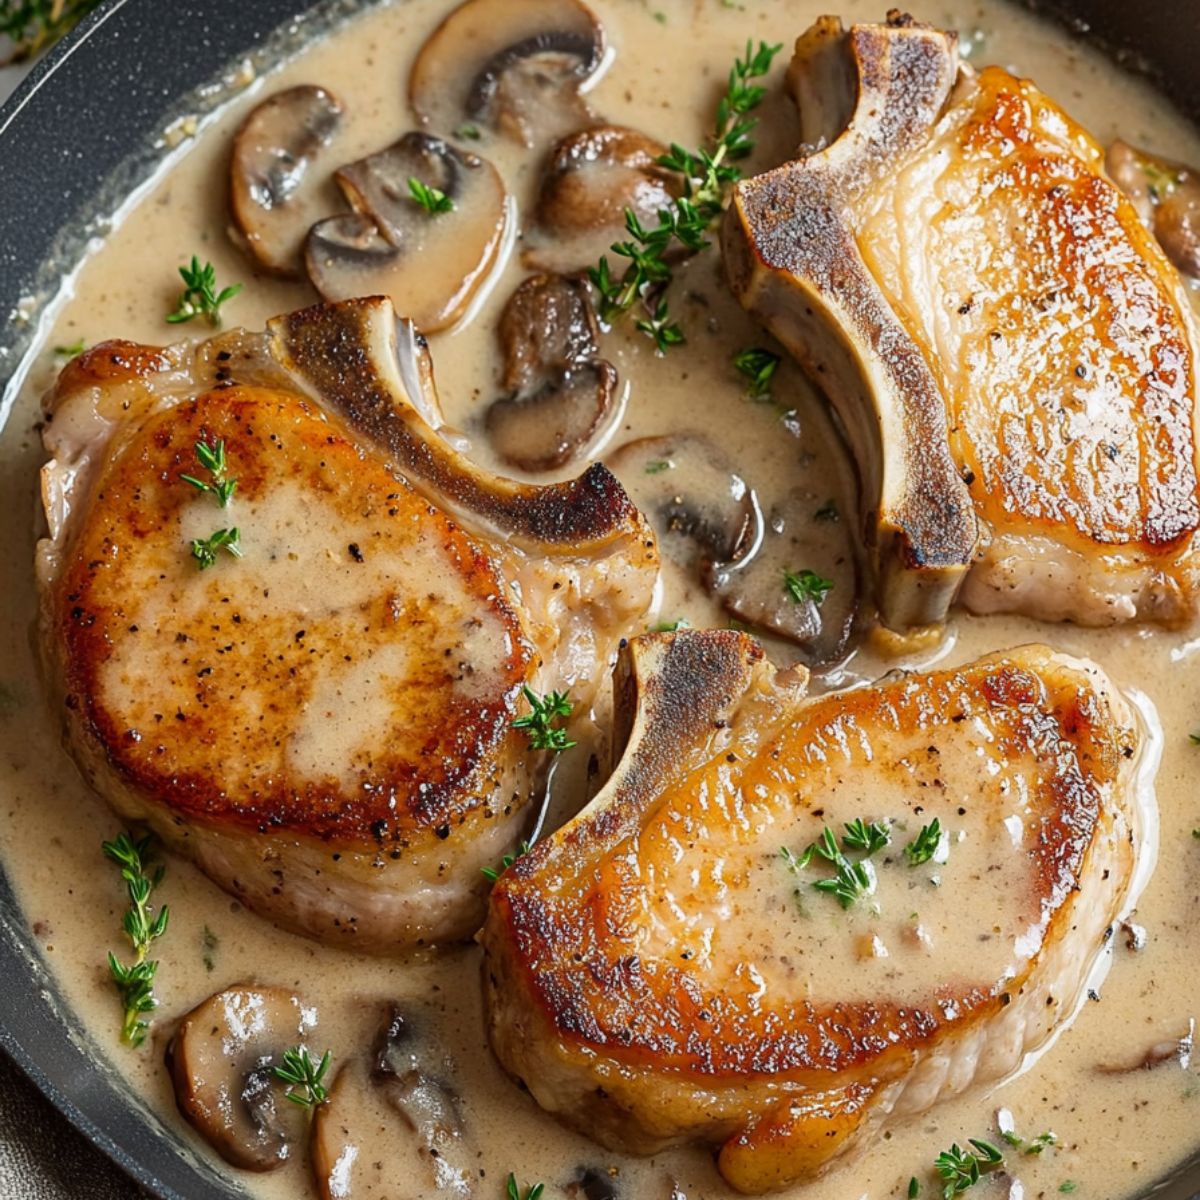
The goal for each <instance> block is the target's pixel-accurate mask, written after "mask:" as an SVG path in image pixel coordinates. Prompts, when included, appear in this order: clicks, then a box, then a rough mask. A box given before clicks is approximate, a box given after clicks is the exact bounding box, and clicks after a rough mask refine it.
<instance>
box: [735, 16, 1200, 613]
mask: <svg viewBox="0 0 1200 1200" xmlns="http://www.w3.org/2000/svg"><path fill="white" fill-rule="evenodd" d="M789 80H790V83H791V86H792V90H793V92H794V94H795V96H796V99H797V101H798V103H799V107H800V116H801V125H802V134H803V138H804V141H805V144H806V147H807V148H808V150H809V151H810V152H809V153H807V154H806V155H805V156H804V157H802V158H800V159H799V160H798V161H796V162H792V163H789V164H787V165H785V166H782V167H779V168H778V169H776V170H773V171H769V172H767V173H766V174H764V175H761V176H759V177H757V178H755V179H752V180H748V181H746V182H744V183H742V184H740V185H739V186H738V187H737V189H736V193H735V201H734V204H733V206H732V207H731V209H730V212H729V215H728V218H727V221H726V225H725V229H724V245H725V251H726V261H727V265H728V269H729V274H730V279H731V281H732V285H733V288H734V290H735V292H737V294H738V295H739V296H740V298H741V300H742V302H743V304H745V305H746V307H747V308H749V309H750V310H751V311H752V312H753V313H754V314H755V315H756V316H758V318H759V319H760V320H761V321H762V322H763V323H764V324H765V325H766V326H767V327H768V328H769V329H771V331H772V332H774V333H775V334H776V335H777V336H778V337H779V338H780V339H781V340H782V341H783V342H784V344H785V345H787V346H788V348H789V349H790V350H791V351H792V352H793V353H795V354H796V355H797V356H798V358H799V359H800V361H801V362H802V363H804V364H805V366H806V367H807V368H808V370H809V371H810V372H811V373H812V374H813V376H814V378H815V380H816V382H817V383H818V384H819V385H820V386H821V387H822V388H824V390H825V391H826V393H827V394H828V395H829V397H830V398H831V400H832V401H833V403H834V405H835V406H836V408H837V410H838V412H839V414H840V416H841V418H842V422H843V424H844V426H845V428H846V430H847V433H848V435H849V438H850V441H851V444H852V447H853V449H854V452H855V455H856V457H857V459H858V463H859V468H860V475H861V479H862V486H863V519H864V523H865V529H866V533H867V536H868V538H869V540H870V542H871V543H872V544H873V545H874V547H875V557H876V560H877V576H878V593H879V596H878V599H879V605H880V610H881V613H882V615H883V618H884V620H885V621H886V622H887V623H888V624H890V625H892V626H893V627H898V628H902V627H904V626H907V625H911V624H921V623H927V622H935V621H940V620H942V619H943V618H944V616H945V612H946V609H947V606H948V605H949V604H950V603H951V602H952V600H954V599H955V597H956V596H958V597H959V598H960V599H961V602H962V603H963V604H965V605H966V607H968V608H970V609H972V610H973V611H975V612H1020V613H1025V614H1028V615H1031V616H1036V617H1042V618H1045V619H1049V620H1062V619H1069V620H1074V621H1078V622H1081V623H1083V624H1089V625H1106V624H1111V623H1115V622H1119V621H1126V620H1148V621H1156V622H1161V623H1165V624H1178V623H1182V622H1184V621H1186V620H1187V619H1189V618H1190V617H1191V616H1192V615H1193V614H1194V612H1195V610H1196V606H1197V592H1198V590H1200V571H1198V568H1197V557H1196V554H1195V553H1194V549H1193V543H1194V541H1195V533H1196V529H1197V526H1198V525H1200V496H1198V488H1197V478H1198V477H1197V459H1196V435H1195V405H1196V396H1197V378H1196V358H1197V346H1198V343H1197V335H1196V328H1195V323H1194V321H1193V318H1192V314H1191V310H1190V306H1189V302H1188V299H1187V296H1186V294H1185V290H1184V286H1183V284H1182V282H1181V280H1180V278H1179V276H1178V274H1177V273H1176V271H1175V269H1174V268H1173V267H1172V266H1171V265H1170V264H1169V263H1168V261H1167V259H1166V258H1165V256H1164V254H1163V252H1162V250H1161V249H1160V247H1159V246H1158V244H1157V242H1155V240H1154V238H1153V237H1152V236H1151V234H1150V232H1149V231H1148V230H1147V229H1146V228H1145V226H1144V225H1143V224H1142V222H1141V221H1140V219H1139V217H1138V214H1137V212H1136V210H1135V209H1134V207H1133V205H1132V204H1131V203H1130V202H1129V200H1127V199H1126V198H1125V196H1124V195H1123V194H1122V193H1121V192H1120V190H1119V189H1118V188H1117V187H1116V186H1115V185H1114V184H1113V183H1112V182H1111V181H1110V180H1109V179H1108V177H1107V176H1106V174H1105V171H1104V165H1103V164H1104V154H1103V151H1102V149H1101V147H1100V146H1099V145H1098V144H1097V143H1096V142H1095V140H1094V139H1093V138H1092V137H1091V136H1090V135H1089V134H1088V133H1087V132H1086V131H1085V130H1084V129H1082V128H1080V126H1078V125H1077V124H1075V122H1073V121H1072V120H1071V119H1070V117H1068V116H1067V115H1066V113H1064V112H1063V110H1062V109H1061V108H1059V107H1058V106H1057V105H1056V104H1055V103H1054V102H1053V101H1052V100H1051V99H1049V98H1048V97H1047V96H1046V95H1045V94H1044V93H1042V92H1041V91H1039V90H1038V89H1037V88H1036V87H1035V86H1034V85H1033V84H1032V83H1030V82H1028V81H1025V80H1020V79H1016V78H1014V77H1013V76H1012V75H1010V74H1008V73H1007V72H1006V71H1003V70H1001V69H1000V68H997V67H988V68H986V69H985V70H983V71H981V72H979V73H978V74H976V73H975V72H974V71H972V70H970V69H969V68H968V67H966V66H960V64H959V63H958V61H957V53H956V46H955V38H954V35H953V34H949V33H943V32H940V31H938V30H935V29H930V28H928V27H925V26H920V25H916V24H914V23H913V22H912V21H911V20H910V19H908V18H904V17H899V16H893V18H892V19H890V20H889V22H888V23H887V24H886V25H855V26H853V27H852V28H851V29H850V30H849V31H846V30H844V29H843V28H842V26H841V23H840V22H839V21H837V20H836V19H834V18H829V17H827V18H823V19H822V20H820V21H818V22H817V24H816V25H814V26H813V28H812V29H810V30H809V31H808V32H807V33H806V34H804V35H803V36H802V37H801V38H800V39H799V41H798V42H797V44H796V52H795V57H794V58H793V61H792V65H791V69H790V74H789Z"/></svg>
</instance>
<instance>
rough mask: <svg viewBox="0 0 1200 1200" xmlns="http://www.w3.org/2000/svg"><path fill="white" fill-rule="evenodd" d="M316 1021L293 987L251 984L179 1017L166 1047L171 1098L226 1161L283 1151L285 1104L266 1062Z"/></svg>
mask: <svg viewBox="0 0 1200 1200" xmlns="http://www.w3.org/2000/svg"><path fill="white" fill-rule="evenodd" d="M316 1023H317V1015H316V1011H315V1010H314V1009H312V1008H307V1007H305V1005H304V1004H303V1003H302V1002H301V1000H300V998H299V997H298V996H296V995H295V993H293V992H290V991H288V990H287V989H286V988H273V987H254V986H252V985H245V986H236V987H232V988H228V989H226V990H225V991H223V992H217V993H216V994H215V995H213V996H210V997H209V998H208V999H207V1000H205V1001H204V1002H203V1003H202V1004H200V1005H199V1006H197V1007H196V1008H194V1009H193V1010H192V1011H191V1012H190V1013H188V1014H187V1016H185V1017H184V1018H183V1020H182V1021H180V1023H179V1028H178V1030H177V1031H176V1033H175V1037H174V1038H173V1039H172V1042H171V1046H170V1049H169V1051H168V1061H169V1065H170V1070H171V1080H172V1082H173V1083H174V1086H175V1100H176V1103H177V1104H178V1105H179V1111H180V1112H181V1113H183V1115H184V1116H185V1117H186V1118H187V1119H188V1121H189V1122H191V1124H192V1125H193V1126H194V1127H195V1129H196V1131H197V1132H198V1133H199V1134H200V1135H201V1136H202V1137H203V1138H204V1139H205V1141H207V1142H208V1143H209V1145H211V1146H212V1147H213V1149H214V1150H216V1152H217V1153H218V1154H220V1156H221V1157H222V1158H223V1159H225V1161H226V1162H229V1163H232V1164H233V1165H234V1166H235V1167H242V1168H243V1169H244V1170H247V1171H273V1170H275V1169H276V1168H277V1167H281V1166H282V1165H283V1164H284V1163H285V1162H286V1161H287V1160H288V1158H289V1157H290V1156H291V1152H292V1134H291V1132H290V1131H289V1128H288V1124H289V1123H288V1122H287V1121H286V1120H285V1119H284V1118H283V1116H282V1112H283V1111H284V1110H286V1109H288V1108H291V1107H292V1106H291V1105H288V1104H286V1103H284V1102H283V1101H282V1100H280V1099H279V1097H278V1096H277V1089H276V1088H275V1087H274V1086H273V1083H272V1075H271V1067H272V1066H273V1065H274V1064H275V1063H276V1062H278V1061H279V1060H280V1058H281V1056H282V1054H283V1051H284V1050H286V1049H288V1048H289V1047H291V1046H295V1045H297V1044H300V1045H303V1044H304V1042H305V1040H306V1039H307V1036H308V1034H309V1033H310V1031H311V1030H312V1029H313V1027H314V1026H315V1025H316ZM281 1105H282V1107H281Z"/></svg>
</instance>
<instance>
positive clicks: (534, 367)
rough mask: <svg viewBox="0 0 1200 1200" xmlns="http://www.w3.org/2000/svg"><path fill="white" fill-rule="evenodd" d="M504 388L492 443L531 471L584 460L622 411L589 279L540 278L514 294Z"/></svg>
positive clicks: (490, 426) (491, 425)
mask: <svg viewBox="0 0 1200 1200" xmlns="http://www.w3.org/2000/svg"><path fill="white" fill-rule="evenodd" d="M498 334H499V338H500V344H501V347H502V348H503V351H504V374H503V376H502V379H501V383H502V386H503V387H504V389H505V390H506V391H507V392H508V395H506V396H504V397H503V398H502V399H500V400H497V401H495V402H494V403H493V404H492V405H491V407H490V408H489V409H488V412H487V416H486V418H485V424H486V427H487V432H488V436H489V437H490V438H491V441H492V447H493V449H494V450H495V452H496V453H497V454H498V455H499V457H500V458H501V459H503V460H504V461H505V462H507V463H510V464H512V465H513V466H515V467H518V468H520V469H521V470H524V471H551V470H554V469H556V468H558V467H561V466H563V465H565V464H566V463H568V462H570V461H571V460H572V459H574V458H577V457H579V456H580V455H581V454H582V453H583V452H584V450H585V449H586V448H587V447H588V446H589V445H590V444H591V443H592V442H594V441H595V440H596V438H597V437H598V436H599V434H600V433H601V432H602V431H603V430H604V429H605V428H606V427H607V425H608V424H609V419H610V417H612V416H613V415H615V408H616V404H615V400H616V393H617V372H616V370H615V369H614V368H613V367H612V366H611V365H610V364H609V363H607V362H605V361H604V360H603V359H601V358H599V357H598V350H597V339H598V336H599V332H598V330H597V327H596V317H595V314H594V313H593V311H592V306H591V302H590V300H589V299H588V294H587V285H586V284H585V283H584V282H583V281H582V280H581V279H571V278H567V277H564V276H562V275H535V276H533V277H532V278H530V279H527V280H526V281H525V282H524V283H523V284H521V286H520V287H519V288H517V290H516V291H515V292H514V293H513V294H512V296H511V298H510V299H509V302H508V304H507V305H505V308H504V312H503V314H502V315H501V317H500V322H499V325H498Z"/></svg>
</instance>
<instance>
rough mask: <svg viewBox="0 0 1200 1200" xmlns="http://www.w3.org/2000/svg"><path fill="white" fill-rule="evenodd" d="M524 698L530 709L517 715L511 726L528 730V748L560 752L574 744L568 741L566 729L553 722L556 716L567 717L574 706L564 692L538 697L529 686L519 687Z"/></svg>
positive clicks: (548, 693)
mask: <svg viewBox="0 0 1200 1200" xmlns="http://www.w3.org/2000/svg"><path fill="white" fill-rule="evenodd" d="M521 690H522V691H523V692H524V693H525V699H526V700H528V701H529V708H530V711H529V712H528V713H526V714H525V715H524V716H523V717H517V718H516V719H515V720H514V721H513V723H512V726H513V728H514V729H527V730H529V748H530V749H531V750H553V751H554V753H555V754H561V753H562V752H563V751H564V750H569V749H570V748H571V747H572V746H574V745H575V743H574V742H572V741H568V739H567V731H566V730H565V729H560V728H558V726H556V725H555V724H554V720H555V718H556V717H569V716H570V715H571V710H572V708H573V707H574V706H573V705H572V704H571V701H570V700H569V699H568V698H567V693H566V692H547V693H546V694H545V696H541V697H539V696H538V695H537V694H536V693H535V692H534V691H532V690H531V689H530V688H529V687H524V688H522V689H521Z"/></svg>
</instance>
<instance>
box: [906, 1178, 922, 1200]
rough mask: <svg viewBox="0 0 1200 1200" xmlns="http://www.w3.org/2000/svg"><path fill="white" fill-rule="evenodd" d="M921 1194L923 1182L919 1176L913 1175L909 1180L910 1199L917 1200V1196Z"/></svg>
mask: <svg viewBox="0 0 1200 1200" xmlns="http://www.w3.org/2000/svg"><path fill="white" fill-rule="evenodd" d="M920 1194H921V1182H920V1180H919V1179H918V1178H917V1177H916V1176H915V1175H914V1176H913V1177H912V1178H911V1179H910V1180H909V1181H908V1200H917V1197H918V1196H919V1195H920Z"/></svg>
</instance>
